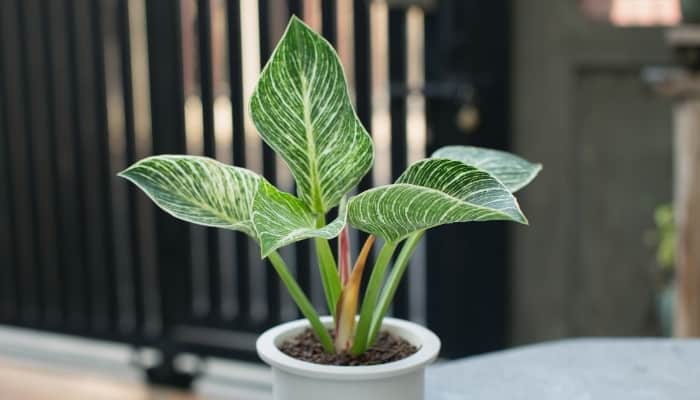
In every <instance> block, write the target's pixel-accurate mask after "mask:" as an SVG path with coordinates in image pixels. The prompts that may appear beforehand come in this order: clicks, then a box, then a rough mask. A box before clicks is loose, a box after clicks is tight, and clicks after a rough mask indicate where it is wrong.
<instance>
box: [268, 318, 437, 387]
mask: <svg viewBox="0 0 700 400" xmlns="http://www.w3.org/2000/svg"><path fill="white" fill-rule="evenodd" d="M322 321H323V323H324V324H326V326H330V325H331V323H332V320H331V318H330V317H324V318H322ZM307 327H309V323H308V322H307V321H306V320H297V321H292V322H287V323H285V324H282V325H278V326H276V327H274V328H272V329H270V330H268V331H266V332H265V333H263V334H262V336H260V338H259V339H258V341H257V344H256V347H257V350H258V355H259V356H260V358H262V359H263V361H265V362H266V363H267V364H269V365H270V366H271V367H272V379H273V398H274V400H423V399H424V398H425V389H424V372H425V367H426V366H427V365H428V364H430V363H431V362H433V360H435V358H436V357H437V355H438V352H439V351H440V339H438V337H437V336H436V335H435V334H434V333H433V332H431V331H429V330H428V329H426V328H424V327H422V326H420V325H417V324H414V323H413V322H408V321H403V320H399V319H394V318H385V319H384V326H383V330H386V331H388V332H391V333H393V334H394V335H397V336H400V337H402V338H404V339H405V340H407V341H409V342H410V343H411V344H413V345H414V346H416V347H417V348H418V351H417V352H416V353H415V354H413V355H411V356H410V357H407V358H404V359H403V360H399V361H395V362H391V363H386V364H381V365H371V366H359V367H358V366H353V367H350V366H329V365H320V364H314V363H310V362H306V361H301V360H298V359H296V358H293V357H290V356H288V355H286V354H284V353H282V352H281V351H280V350H279V347H278V346H280V345H281V344H282V343H283V342H284V341H285V340H287V339H289V338H292V337H294V336H296V335H298V334H299V333H301V332H302V331H303V330H304V329H306V328H307Z"/></svg>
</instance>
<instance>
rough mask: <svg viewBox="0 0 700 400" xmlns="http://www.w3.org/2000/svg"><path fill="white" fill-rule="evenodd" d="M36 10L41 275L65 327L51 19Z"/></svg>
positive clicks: (44, 10)
mask: <svg viewBox="0 0 700 400" xmlns="http://www.w3.org/2000/svg"><path fill="white" fill-rule="evenodd" d="M38 7H39V8H40V11H39V12H40V14H41V16H40V21H41V28H40V29H41V35H42V38H41V39H42V44H43V48H42V51H43V59H44V63H43V64H44V71H43V74H44V77H45V78H44V79H45V82H46V90H45V93H42V94H41V96H42V97H44V98H45V99H46V107H47V113H48V116H47V118H48V119H47V123H46V124H47V125H48V126H47V128H46V135H47V138H46V146H47V147H48V148H47V149H46V152H47V159H46V160H45V161H44V163H45V165H46V168H48V169H49V171H48V172H47V175H48V179H49V180H50V185H49V187H48V188H47V189H48V190H49V191H50V192H51V195H50V198H49V199H48V200H50V201H51V214H50V220H49V221H46V223H47V224H52V225H53V226H52V227H50V228H49V227H47V229H50V231H51V235H53V238H52V241H53V243H52V245H51V247H52V250H53V255H52V256H53V257H54V260H53V262H52V263H51V267H52V268H53V269H52V270H51V271H50V273H47V274H45V279H46V285H53V286H54V287H55V289H54V290H55V291H54V298H53V299H52V301H54V302H56V304H55V306H54V307H55V309H56V315H55V318H56V320H59V319H60V320H61V321H62V326H64V327H65V321H66V320H65V318H66V315H67V310H66V305H67V301H66V298H67V286H66V282H65V271H66V265H65V262H64V260H65V249H64V248H63V245H62V242H63V241H62V240H61V238H62V236H61V232H60V226H59V223H60V211H59V210H60V199H59V194H58V192H60V190H58V188H59V187H60V186H59V173H58V170H57V164H58V157H57V152H56V130H57V125H58V124H57V116H56V88H55V87H56V83H55V81H54V77H53V70H54V69H55V68H56V67H55V64H54V54H53V47H52V45H51V33H52V32H51V28H52V24H51V18H50V15H49V9H48V5H47V2H46V0H42V1H41V2H40V4H39V5H38Z"/></svg>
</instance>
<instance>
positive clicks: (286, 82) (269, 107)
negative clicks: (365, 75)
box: [250, 17, 374, 213]
mask: <svg viewBox="0 0 700 400" xmlns="http://www.w3.org/2000/svg"><path fill="white" fill-rule="evenodd" d="M250 109H251V114H252V117H253V121H254V122H255V125H256V127H257V128H258V131H259V132H260V135H261V136H262V137H263V139H264V140H265V142H267V143H268V144H269V145H270V146H271V147H272V148H273V149H274V150H275V151H276V152H277V153H278V154H279V155H280V156H281V157H282V158H283V159H284V161H285V162H286V163H287V165H288V166H289V168H290V169H291V171H292V174H293V175H294V179H295V180H296V183H297V190H298V194H299V197H300V198H301V199H302V200H303V201H304V202H305V203H306V204H307V205H308V206H309V208H310V209H311V210H312V211H314V212H317V213H325V212H326V211H328V210H329V209H331V208H333V207H334V206H336V205H338V203H340V199H341V198H342V197H343V195H344V194H346V193H347V192H348V191H349V190H350V189H351V188H352V187H353V186H355V185H356V184H357V183H358V182H359V181H360V179H361V178H362V176H364V175H365V174H366V173H367V171H368V170H369V169H370V167H371V165H372V161H373V157H374V151H373V147H372V140H371V138H370V136H369V135H368V134H367V131H365V128H364V127H363V126H362V124H361V123H360V121H359V119H358V118H357V116H356V115H355V111H354V110H353V108H352V105H351V103H350V98H349V97H348V92H347V85H346V83H345V78H344V75H343V69H342V66H341V64H340V60H339V59H338V56H337V55H336V53H335V51H334V50H333V47H332V46H331V45H330V44H329V43H328V42H327V41H326V40H325V39H324V38H323V37H321V36H320V35H318V34H317V33H316V32H314V31H313V30H312V29H311V28H309V27H308V26H306V25H305V24H304V23H303V22H301V21H300V20H299V19H298V18H296V17H292V19H291V21H290V22H289V25H288V26H287V30H286V32H285V33H284V36H283V37H282V39H281V41H280V42H279V44H278V45H277V48H276V49H275V51H274V53H273V54H272V57H271V58H270V61H269V62H268V63H267V65H266V66H265V68H264V69H263V71H262V74H261V76H260V80H259V81H258V84H257V86H256V88H255V91H254V92H253V96H252V98H251V102H250Z"/></svg>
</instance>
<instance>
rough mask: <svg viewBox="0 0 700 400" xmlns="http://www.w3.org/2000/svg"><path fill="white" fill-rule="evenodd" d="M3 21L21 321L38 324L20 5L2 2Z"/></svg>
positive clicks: (0, 23)
mask: <svg viewBox="0 0 700 400" xmlns="http://www.w3.org/2000/svg"><path fill="white" fill-rule="evenodd" d="M0 7H2V12H1V13H2V18H3V19H2V21H1V22H0V29H1V30H2V31H1V34H0V40H2V41H3V50H4V54H2V57H0V62H3V63H4V71H5V79H4V84H5V86H4V87H3V93H5V95H6V96H7V98H9V99H12V100H13V101H8V102H7V111H6V114H5V116H6V118H7V126H8V131H7V132H8V133H9V148H10V149H12V150H11V151H10V164H11V167H10V171H11V173H12V181H13V183H14V190H13V194H14V199H13V202H14V204H15V210H14V214H15V216H16V217H15V218H16V219H15V224H14V227H15V231H14V232H13V235H14V236H15V238H16V240H17V244H18V245H17V253H16V255H17V266H18V274H17V289H18V293H19V299H18V300H19V302H20V310H21V320H22V321H24V322H27V323H35V322H36V321H37V319H38V317H39V308H38V306H39V304H38V303H37V297H36V296H37V287H36V282H35V281H34V276H35V271H36V257H35V246H34V237H35V236H34V228H33V223H32V221H33V216H32V214H33V210H32V188H31V181H32V180H31V177H32V169H31V158H30V157H29V155H30V154H29V147H28V145H29V144H28V143H27V139H28V138H27V134H26V131H25V129H26V126H25V124H26V119H25V118H24V116H25V112H26V111H25V109H24V104H25V99H24V97H25V94H26V91H25V90H24V88H23V85H22V83H23V71H26V68H24V66H23V65H22V62H21V58H23V57H22V52H23V50H22V49H23V46H25V45H26V43H22V41H21V39H20V26H19V24H18V21H19V19H18V18H17V17H18V10H17V3H16V2H12V1H3V2H0Z"/></svg>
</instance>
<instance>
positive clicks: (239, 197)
mask: <svg viewBox="0 0 700 400" xmlns="http://www.w3.org/2000/svg"><path fill="white" fill-rule="evenodd" d="M250 111H251V117H252V119H253V121H254V123H255V126H256V127H257V130H258V133H259V134H260V136H261V137H262V139H263V140H264V141H265V142H266V143H267V144H268V145H269V146H270V147H271V148H272V149H273V150H274V151H275V152H276V153H277V154H278V155H279V156H280V157H281V158H282V159H283V160H284V161H285V163H286V165H287V166H288V167H289V169H290V171H291V173H292V175H293V177H294V180H295V182H296V195H295V194H291V193H285V192H283V191H281V190H279V189H278V188H276V187H275V186H274V185H272V184H271V183H270V182H268V181H267V180H266V179H265V178H264V177H262V176H260V175H258V174H256V173H254V172H252V171H250V170H247V169H244V168H239V167H235V166H230V165H225V164H222V163H220V162H217V161H215V160H213V159H210V158H206V157H196V156H187V155H160V156H153V157H149V158H146V159H144V160H141V161H139V162H137V163H136V164H134V165H132V166H131V167H129V168H128V169H126V170H125V171H123V172H122V173H121V174H120V175H121V176H122V177H125V178H126V179H128V180H130V181H131V182H133V183H134V184H136V185H137V186H138V187H139V188H141V189H142V190H143V191H144V192H145V193H146V194H147V195H148V196H149V197H150V198H151V199H152V200H153V201H154V202H155V203H156V204H157V205H158V206H160V208H162V209H163V210H165V211H166V212H168V213H170V214H171V215H173V216H174V217H176V218H179V219H182V220H185V221H188V222H191V223H195V224H199V225H205V226H211V227H218V228H222V229H230V230H236V231H240V232H243V233H245V234H246V235H248V236H250V237H251V238H252V239H253V240H255V241H256V242H257V243H258V245H259V246H260V255H261V257H262V258H267V259H268V260H269V261H270V263H271V264H272V266H273V267H274V268H275V270H276V271H277V273H278V274H279V277H280V278H281V280H282V282H283V283H284V284H285V286H286V287H287V289H288V290H289V293H290V294H291V297H292V298H293V299H294V301H295V302H296V305H297V306H298V307H299V310H301V313H302V314H303V315H304V316H305V317H306V318H307V319H308V322H309V324H310V325H311V327H312V329H313V331H314V332H315V334H316V336H317V337H318V340H319V341H320V342H321V344H322V345H323V348H324V349H325V351H327V352H331V353H332V352H337V353H341V352H349V353H352V354H353V355H359V354H362V353H364V352H365V351H366V350H367V349H368V348H369V347H370V346H371V345H372V344H373V342H374V341H375V339H376V338H377V334H378V333H379V330H380V328H381V327H382V320H383V318H384V316H385V314H386V313H387V310H388V309H389V306H390V304H391V301H392V298H393V297H394V293H395V292H396V288H397V287H398V285H399V282H400V280H401V278H402V276H403V275H404V272H405V270H406V267H407V265H408V262H409V259H410V257H411V255H412V253H413V251H414V249H415V248H416V245H417V244H418V242H419V241H420V239H421V237H422V236H423V234H424V232H425V231H426V229H429V228H432V227H435V226H438V225H442V224H448V223H455V222H471V221H492V220H505V221H514V222H518V223H521V224H526V223H527V220H526V218H525V216H524V215H523V213H522V212H521V210H520V207H519V206H518V202H517V201H516V199H515V197H514V196H513V194H512V193H513V192H515V191H517V190H518V189H520V188H522V187H523V186H525V185H526V184H528V183H529V182H530V181H531V180H532V179H533V178H534V177H535V175H536V174H537V173H538V171H539V170H540V165H537V164H532V163H530V162H527V161H525V160H523V159H522V158H519V157H517V156H514V155H511V154H509V153H505V152H501V151H496V150H489V149H483V148H476V147H465V146H450V147H445V148H442V149H439V150H438V151H436V152H435V153H433V154H432V156H431V157H430V158H427V159H424V160H421V161H418V162H416V163H414V164H412V165H410V166H409V167H408V168H407V169H406V171H405V172H404V173H403V174H402V175H401V176H400V177H399V178H398V179H397V180H396V182H394V183H393V184H390V185H386V186H379V187H376V188H373V189H370V190H366V191H364V192H361V193H358V194H355V195H351V194H350V193H351V192H352V190H353V188H354V187H355V186H356V185H357V184H358V182H360V180H361V179H362V177H363V176H364V175H365V174H367V173H368V171H369V170H370V168H371V167H372V163H373V160H374V150H373V143H372V138H371V136H370V135H369V134H368V133H367V131H366V129H365V128H364V127H363V126H362V123H361V122H360V120H359V119H358V117H357V115H356V114H355V111H354V110H353V106H352V103H351V100H350V97H349V96H348V89H347V84H346V82H345V77H344V74H343V70H342V66H341V64H340V61H339V59H338V56H337V55H336V53H335V51H334V49H333V47H332V46H331V45H330V44H329V43H328V42H327V41H326V40H325V39H324V38H323V37H321V36H320V35H318V34H317V33H316V32H314V31H313V30H312V29H310V28H309V27H308V26H306V25H305V24H304V23H303V22H302V21H300V20H299V19H297V18H296V17H292V19H291V21H290V23H289V25H288V27H287V30H286V32H285V33H284V36H283V37H282V39H281V40H280V42H279V44H278V45H277V47H276V49H275V51H274V53H273V54H272V56H271V58H270V60H269V61H268V63H267V65H266V66H265V68H264V69H263V71H262V73H261V76H260V79H259V81H258V83H257V87H256V88H255V91H254V92H253V95H252V98H251V99H250ZM334 209H335V210H336V212H337V217H336V218H335V219H333V220H332V221H331V222H330V223H329V222H327V220H326V217H327V215H328V214H329V212H331V211H332V210H334ZM349 226H352V227H354V228H356V229H359V230H361V231H364V232H367V233H369V234H370V235H369V237H368V239H367V241H366V242H365V243H364V246H363V247H362V250H361V251H360V253H359V255H358V257H357V259H356V260H355V261H354V263H353V262H352V261H351V256H350V243H349V237H350V236H349V234H348V227H349ZM335 237H339V238H338V250H337V253H336V255H335V256H334V252H333V250H332V249H331V246H330V244H329V239H333V238H335ZM375 237H376V238H381V239H382V242H383V244H382V247H381V250H380V251H379V254H378V256H377V258H376V262H375V263H374V265H373V267H372V268H371V270H370V271H369V273H370V277H369V281H368V284H367V287H366V289H365V291H364V296H363V298H361V296H360V282H361V280H362V275H363V273H364V271H365V269H366V268H365V264H366V262H367V259H368V254H369V253H370V248H371V247H372V245H373V243H374V242H375ZM307 239H310V240H313V242H314V244H315V246H314V247H315V251H316V255H317V258H318V265H319V269H320V271H319V272H320V275H321V282H322V285H323V289H324V292H325V297H326V302H327V306H328V311H329V312H330V314H331V316H332V317H333V318H334V326H335V332H334V333H335V335H331V334H330V333H329V330H328V329H327V328H326V326H324V324H323V323H322V321H321V319H320V318H319V315H318V313H317V311H316V310H315V309H314V307H313V305H312V304H311V302H310V301H309V299H308V297H307V295H306V294H305V293H304V292H303V291H302V289H301V288H300V287H299V285H298V284H297V282H296V281H295V279H294V277H293V276H292V274H291V273H290V272H289V269H288V268H287V265H286V264H285V261H284V260H283V259H282V257H280V255H279V253H278V250H279V249H280V248H281V247H284V246H287V245H290V244H292V243H294V242H298V241H301V240H307ZM399 248H400V251H399V252H398V256H397V257H396V258H395V260H394V262H393V266H391V268H390V265H391V264H392V259H393V258H394V257H393V256H394V253H395V252H396V251H397V250H399ZM336 256H337V258H336ZM387 275H388V276H387ZM358 311H359V318H357V313H358Z"/></svg>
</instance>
